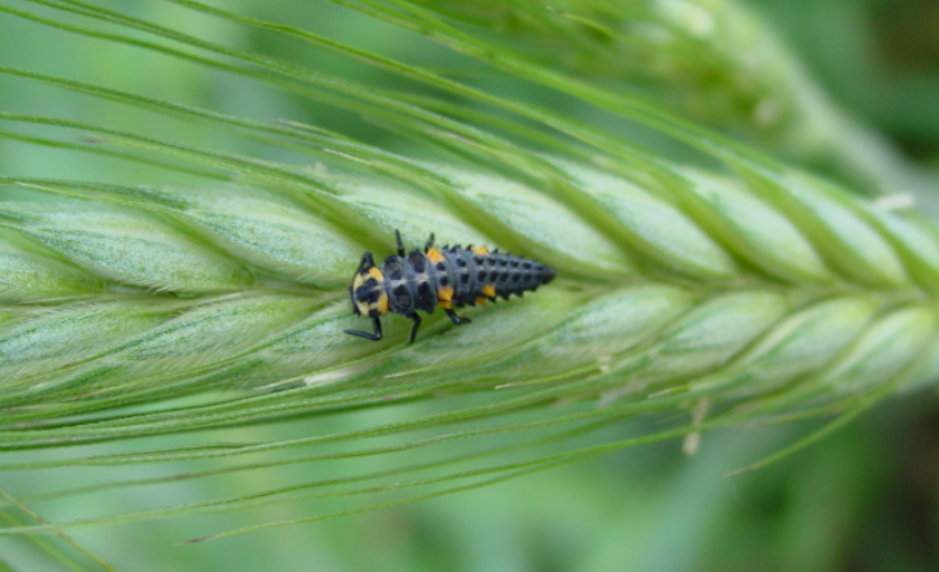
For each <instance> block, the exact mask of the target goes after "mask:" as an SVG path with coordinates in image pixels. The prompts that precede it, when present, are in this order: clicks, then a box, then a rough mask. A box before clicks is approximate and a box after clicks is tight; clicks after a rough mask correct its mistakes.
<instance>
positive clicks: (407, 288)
mask: <svg viewBox="0 0 939 572" xmlns="http://www.w3.org/2000/svg"><path fill="white" fill-rule="evenodd" d="M395 237H396V239H397V243H398V250H397V254H394V255H391V256H389V257H388V258H386V259H385V260H384V262H382V264H381V266H378V265H377V264H375V260H374V258H373V257H372V253H371V252H366V253H365V254H363V255H362V260H361V262H360V263H359V268H358V270H356V272H355V276H354V277H353V279H352V285H351V286H349V298H350V299H351V300H352V309H353V311H354V312H355V314H356V315H358V316H367V317H369V318H371V319H372V324H373V328H374V329H373V331H371V332H369V331H366V330H346V331H345V332H346V333H347V334H351V335H353V336H359V337H361V338H365V339H368V340H375V341H378V340H380V339H381V338H382V330H381V316H383V315H384V314H387V313H389V312H392V313H395V314H401V315H402V316H404V317H406V318H408V319H410V320H411V321H412V322H413V325H412V326H411V336H410V342H413V341H414V339H415V338H416V337H417V330H418V328H420V325H421V317H420V316H419V315H418V313H417V312H418V311H421V312H426V313H433V311H434V309H435V308H437V307H438V306H439V307H440V308H442V309H443V311H444V312H446V313H447V317H449V318H450V321H451V322H453V323H454V324H456V325H460V324H465V323H468V322H469V321H470V319H469V318H467V317H465V316H460V315H458V314H457V313H456V310H455V308H462V307H464V306H477V305H481V304H485V303H486V302H488V301H495V300H497V299H498V298H500V297H501V298H503V299H508V298H509V296H511V295H513V294H518V295H522V293H524V292H529V291H534V290H537V289H538V287H539V286H541V285H543V284H547V283H549V282H551V280H553V279H554V270H552V269H551V268H549V267H548V266H545V265H544V264H541V263H539V262H536V261H534V260H531V259H528V258H522V257H521V256H514V255H512V254H508V253H503V252H499V250H498V249H495V250H492V251H490V250H489V249H488V248H487V247H485V246H476V247H474V246H466V247H463V246H460V245H456V246H444V247H442V248H437V247H435V246H434V235H433V233H431V235H430V238H429V239H428V240H427V243H426V244H425V245H424V250H423V251H421V250H412V251H411V253H410V254H406V252H405V249H404V243H403V242H402V241H401V233H400V232H398V231H397V230H396V231H395ZM410 342H409V343H410Z"/></svg>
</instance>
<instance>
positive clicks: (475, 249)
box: [473, 246, 489, 256]
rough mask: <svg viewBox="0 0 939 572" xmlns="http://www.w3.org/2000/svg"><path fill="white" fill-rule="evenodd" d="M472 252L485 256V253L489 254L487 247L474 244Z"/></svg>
mask: <svg viewBox="0 0 939 572" xmlns="http://www.w3.org/2000/svg"><path fill="white" fill-rule="evenodd" d="M473 254H478V255H480V256H485V255H487V254H489V249H488V248H486V247H485V246H474V247H473Z"/></svg>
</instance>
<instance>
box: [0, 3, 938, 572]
mask: <svg viewBox="0 0 939 572" xmlns="http://www.w3.org/2000/svg"><path fill="white" fill-rule="evenodd" d="M751 3H752V4H753V7H754V9H756V10H757V11H758V13H760V14H761V15H763V16H764V17H765V18H766V19H767V21H768V22H769V23H770V25H771V26H772V27H773V28H774V29H775V30H776V31H777V32H778V33H779V34H781V35H782V37H783V38H784V41H785V42H787V43H788V45H789V46H790V47H791V48H792V49H793V50H794V51H795V52H796V53H797V54H798V56H799V57H800V59H801V61H802V63H803V64H804V65H805V66H806V67H807V68H808V69H809V70H810V71H811V73H812V74H813V75H814V77H815V78H816V79H817V80H818V81H819V82H820V83H821V84H822V85H823V86H824V88H825V90H826V91H827V92H828V93H829V94H830V95H831V96H832V97H833V98H834V100H835V101H836V102H837V103H838V104H839V106H841V107H842V108H843V109H844V110H846V111H847V112H848V113H849V114H850V115H851V116H853V117H855V118H857V119H858V120H859V121H860V122H862V123H863V124H866V125H868V126H870V127H872V128H873V129H876V130H877V131H879V132H880V133H883V134H884V135H885V136H886V137H887V138H889V140H891V141H892V142H893V143H895V144H896V145H897V146H898V147H899V148H900V149H901V150H902V152H903V153H904V154H905V155H906V156H907V157H908V158H909V159H910V160H912V161H915V162H916V163H917V164H918V165H920V166H921V167H922V168H923V169H927V170H930V169H932V170H935V169H937V168H939V162H937V157H939V3H937V2H935V1H934V0H893V1H891V0H753V1H752V2H751ZM13 4H15V2H14V3H13ZM112 4H113V5H114V7H120V9H122V10H127V11H129V12H131V13H136V14H138V15H141V16H145V17H148V18H153V19H156V20H160V21H163V22H172V23H173V24H174V26H176V27H177V28H178V29H182V30H186V31H188V32H191V33H195V34H198V35H199V36H200V37H204V38H208V39H212V40H214V41H219V42H221V43H225V44H229V45H236V46H239V47H242V48H246V49H250V50H253V51H258V52H262V53H267V54H272V55H277V56H279V57H283V58H285V59H289V60H292V61H297V62H303V63H306V64H309V65H313V66H315V67H316V68H317V69H320V70H329V71H332V72H334V73H336V74H338V75H341V76H342V77H345V78H348V79H351V80H354V81H357V82H360V83H362V84H366V85H383V86H385V87H400V88H401V89H409V90H411V91H419V88H415V87H414V86H411V85H405V84H403V83H402V82H401V81H400V80H396V79H395V78H393V77H390V76H388V75H386V74H384V73H382V72H379V71H376V70H374V69H371V68H367V67H364V66H361V65H356V64H353V63H350V62H348V61H346V60H342V59H339V58H334V57H332V56H329V55H324V54H323V53H321V52H314V51H302V50H301V51H297V45H296V44H295V43H292V42H288V41H285V40H283V39H281V38H277V37H273V36H271V35H270V34H264V33H261V32H252V31H250V30H248V29H246V28H238V27H234V26H232V25H229V24H226V23H223V22H220V21H218V20H213V19H209V18H204V17H198V16H196V17H193V16H192V15H191V13H188V12H185V13H184V12H183V11H181V10H180V9H179V8H176V7H173V6H169V5H166V4H162V3H158V2H148V1H144V0H139V1H121V2H112ZM225 5H226V6H229V7H230V8H232V9H235V10H237V11H239V12H241V13H246V14H253V15H257V16H263V17H267V18H271V19H276V20H280V21H286V22H291V23H294V24H296V25H300V26H303V27H306V28H309V29H312V30H317V31H320V32H322V33H324V34H327V35H329V36H331V37H335V38H339V39H342V40H344V41H346V42H348V43H350V44H352V45H355V46H358V47H362V48H368V49H371V50H373V51H376V52H379V53H382V54H386V55H389V56H393V57H400V58H403V59H407V60H408V61H412V62H418V63H421V64H424V65H426V66H429V67H431V68H434V69H438V70H441V71H443V72H446V73H447V74H449V75H452V76H453V77H463V78H472V81H473V83H474V84H476V85H481V86H483V87H487V88H488V89H492V90H497V91H503V92H504V91H506V90H517V91H524V90H528V91H529V92H528V93H525V94H524V97H526V98H529V99H532V100H536V101H540V100H542V99H543V98H548V97H550V96H548V95H546V94H544V93H541V92H540V91H539V90H537V89H534V88H532V87H530V86H526V85H506V84H505V83H504V82H503V81H502V80H501V79H500V78H499V77H496V76H493V75H490V74H488V73H487V71H486V70H485V69H482V68H481V67H480V66H479V65H478V64H476V63H474V62H472V61H470V60H468V59H466V58H462V57H459V56H456V55H453V54H450V53H448V52H445V51H444V50H441V49H435V48H432V47H431V45H430V44H429V42H427V41H426V40H424V39H422V38H419V37H417V36H416V35H413V34H409V33H405V32H402V31H400V30H397V29H394V28H392V27H390V26H388V25H385V24H381V23H378V22H376V21H372V20H368V19H366V18H364V17H363V16H362V15H360V14H355V13H352V12H349V11H346V10H342V9H339V8H336V7H334V6H332V5H331V4H328V3H320V2H313V3H306V2H265V1H263V0H256V1H247V0H232V1H230V2H227V3H226V4H225ZM183 14H186V17H182V15H183ZM0 65H11V66H16V67H20V68H27V69H30V70H34V71H37V72H43V73H50V74H57V75H62V76H65V77H71V78H76V79H81V80H83V81H86V82H91V83H100V84H102V85H109V86H116V87H120V88H122V89H125V90H128V91H133V92H138V93H142V94H148V95H151V96H154V97H159V98H163V99H167V100H173V101H181V102H187V103H190V104H194V105H201V106H205V107H208V108H212V109H217V110H221V111H226V112H229V113H233V114H240V115H248V116H253V117H260V118H268V119H281V118H291V119H298V120H303V121H306V122H309V123H312V124H316V125H321V126H325V127H329V128H333V129H336V130H339V131H341V132H343V133H346V134H350V135H353V136H355V137H359V138H362V139H364V140H368V141H370V142H372V143H375V144H377V145H379V146H382V147H386V148H392V149H398V150H407V149H409V148H410V147H411V146H412V145H413V142H411V141H409V140H407V139H402V138H401V137H399V136H397V135H396V134H395V133H393V132H390V131H388V130H385V129H382V126H381V125H376V124H374V123H369V122H367V121H364V120H363V119H362V118H359V117H356V116H354V115H352V114H348V113H343V112H339V111H337V110H335V109H333V108H327V107H320V106H314V105H311V104H309V103H308V102H305V101H304V100H302V99H300V98H298V97H294V96H291V95H289V94H285V93H283V92H280V91H278V90H275V89H270V88H265V87H263V86H259V85H258V84H252V83H249V82H245V81H242V80H239V79H233V78H232V77H230V76H227V75H224V74H221V73H214V72H210V71H207V70H205V69H204V68H201V67H197V66H192V65H186V64H182V63H180V62H178V61H174V60H171V59H168V58H165V57H161V56H158V55H155V54H153V53H149V52H143V51H139V50H138V51H133V50H129V49H122V48H117V47H113V46H109V45H106V44H103V43H100V42H96V41H92V40H88V39H82V38H78V37H75V36H69V35H66V34H63V33H61V32H55V31H50V30H49V29H45V28H42V27H39V26H36V25H33V24H29V23H26V22H23V21H21V20H18V19H15V18H12V17H9V16H3V15H0ZM399 83H401V85H398V84H399ZM544 103H546V104H550V105H551V106H552V108H553V109H556V110H557V111H558V112H559V113H565V114H567V115H569V116H572V117H581V118H583V119H585V120H589V119H590V115H591V113H592V112H591V111H589V110H585V109H582V108H580V107H578V106H577V105H575V104H574V103H572V102H569V101H566V100H550V101H544ZM0 108H2V109H4V110H8V111H18V112H42V113H51V114H55V115H62V116H66V117H72V118H84V119H86V120H89V121H93V122H101V123H106V124H107V125H109V126H112V127H125V128H133V129H136V130H140V131H144V132H147V133H152V134H154V135H161V136H165V137H168V138H171V139H175V140H184V141H195V142H200V143H203V144H207V145H211V146H216V147H219V148H227V149H234V150H238V151H242V152H246V153H251V154H254V155H259V156H264V155H265V154H266V153H272V152H273V151H271V150H270V149H267V148H265V147H263V146H261V145H258V144H257V143H254V142H250V141H245V140H241V139H238V138H233V137H231V136H230V135H229V134H220V133H217V132H213V131H212V130H209V129H206V128H205V127H201V126H198V125H193V124H188V123H186V122H183V121H175V120H169V119H166V118H165V117H161V116H156V115H149V114H147V113H145V112H141V111H139V110H132V109H128V108H125V107H121V106H118V105H114V104H109V103H107V102H102V101H100V100H94V99H91V98H86V97H82V96H78V95H75V94H71V93H68V92H65V91H62V90H57V89H53V88H50V87H48V86H44V85H41V84H37V83H32V82H27V81H24V80H21V79H17V78H11V77H2V78H0ZM623 129H624V130H627V129H628V127H625V126H624V127H623ZM50 133H51V132H50ZM32 135H33V136H36V137H46V136H51V135H50V134H49V133H46V132H43V130H41V129H36V130H34V131H33V132H32ZM66 142H67V141H66ZM73 142H74V141H73ZM278 158H280V159H283V157H282V156H278ZM0 172H2V173H10V174H16V175H42V176H63V177H65V176H67V177H70V178H75V179H81V178H85V177H87V178H93V179H97V180H114V181H127V180H134V181H137V182H170V183H191V182H192V180H190V179H188V178H187V177H185V176H183V175H180V174H179V173H174V172H168V171H166V170H163V169H159V168H157V167H146V166H141V165H139V164H132V163H127V162H124V161H120V160H117V159H113V158H108V157H101V156H95V155H87V154H82V153H75V152H71V151H68V150H62V151H52V150H49V149H47V148H42V147H37V146H34V145H30V144H28V143H26V142H15V141H10V140H7V139H4V140H0ZM408 414H409V410H408V409H407V408H400V409H394V410H389V411H382V412H380V413H370V414H369V415H384V416H387V417H389V418H392V419H393V418H395V417H400V418H406V417H407V415H408ZM356 421H357V420H356V419H355V418H348V419H345V418H344V419H341V420H335V421H334V422H335V423H336V424H337V427H339V426H343V427H348V426H354V425H355V423H356ZM316 422H317V423H323V421H316ZM304 423H305V422H301V421H297V422H291V423H286V424H282V425H279V426H275V427H262V428H243V429H238V430H236V431H230V432H227V433H226V434H224V436H220V437H219V438H225V439H231V440H237V439H244V440H251V439H259V438H273V437H277V438H286V437H289V436H296V435H303V434H304ZM809 429H811V426H806V427H804V426H798V425H797V426H792V427H787V428H785V429H776V430H769V429H760V430H753V429H751V428H745V427H744V428H737V429H734V430H729V431H724V432H720V433H714V434H708V435H705V436H704V439H703V442H702V445H701V449H700V451H699V452H698V454H696V455H693V456H687V455H684V454H683V453H682V451H681V447H680V445H679V444H675V443H670V444H666V445H661V446H656V447H649V448H644V449H637V450H630V451H625V452H622V453H619V454H616V455H614V456H611V457H607V458H604V459H602V460H601V461H595V462H591V463H585V464H582V465H578V466H575V467H572V468H567V469H563V470H558V471H554V472H551V473H547V474H540V475H536V476H533V477H529V478H526V479H522V480H519V481H513V482H510V483H507V484H502V485H498V486H494V487H490V488H486V489H482V490H477V491H473V492H469V493H465V494H461V495H457V496H451V497H445V498H442V499H436V500H432V501H427V502H423V503H420V504H417V505H414V506H410V507H406V508H399V509H390V510H386V511H380V512H375V513H369V514H366V515H361V516H354V517H349V518H345V519H340V520H335V521H330V522H327V523H323V524H315V525H304V526H299V527H292V528H285V529H276V530H274V531H267V532H262V533H259V534H254V535H248V536H242V537H238V538H236V539H233V540H226V541H221V542H217V543H209V544H204V545H180V544H178V541H179V539H180V538H185V537H188V536H195V535H198V534H201V533H204V532H207V531H212V530H215V529H218V528H220V527H221V523H223V522H224V523H225V524H226V527H228V526H231V525H233V524H247V523H251V522H256V521H259V520H260V521H264V520H275V519H282V518H293V517H300V516H305V515H308V514H312V513H316V512H322V511H323V507H322V506H321V505H320V504H318V503H315V502H312V501H311V502H296V503H290V504H272V505H271V506H265V507H262V508H258V509H256V510H253V511H249V512H246V513H243V514H241V513H240V514H237V515H227V514H222V515H210V516H200V517H195V518H187V519H182V520H177V519H173V520H164V521H157V522H152V523H139V524H131V525H126V526H120V527H116V526H115V527H106V528H87V529H79V530H76V531H75V534H74V536H75V538H76V540H78V541H79V542H80V543H81V544H82V545H83V546H85V547H87V548H89V549H91V550H93V551H94V552H96V553H98V554H99V555H101V556H102V557H104V558H105V559H107V560H108V561H110V562H112V563H113V564H114V565H115V566H116V567H117V568H118V569H121V570H125V569H126V570H285V571H291V570H298V571H299V570H337V571H346V570H350V571H357V570H394V571H412V570H414V571H417V570H454V571H464V570H465V571H520V572H521V571H553V570H557V571H560V570H579V571H580V570H583V571H608V570H713V571H737V570H739V571H749V570H761V571H763V570H766V571H772V570H818V571H828V570H831V571H835V570H859V571H860V570H870V571H892V570H898V571H906V570H936V569H939V408H937V407H936V401H935V399H934V394H933V393H932V392H930V393H919V394H916V395H915V396H905V397H904V396H901V397H899V398H897V399H894V400H892V401H891V402H890V403H887V404H884V405H881V406H880V407H879V408H878V409H877V410H876V411H875V412H874V413H872V414H869V415H867V416H866V417H864V418H863V419H862V420H861V421H860V422H857V423H855V424H853V425H852V426H850V427H849V428H848V429H845V430H842V431H841V432H839V433H838V434H836V435H835V436H833V437H830V438H828V439H826V440H824V441H823V442H822V443H821V444H818V445H816V446H814V447H812V448H810V449H808V450H805V451H803V452H800V453H798V454H797V455H795V456H793V457H790V458H787V459H785V460H783V461H781V462H778V463H776V464H774V465H772V466H770V467H769V468H765V469H762V470H760V471H756V472H753V473H748V474H744V475H741V476H736V477H731V478H723V476H722V475H723V474H724V473H726V472H727V471H730V470H733V469H735V468H738V467H741V466H745V465H747V464H748V463H750V462H752V461H754V460H756V459H758V458H760V457H762V456H763V455H765V454H767V453H769V452H772V451H774V450H777V449H779V448H781V447H783V446H785V444H786V443H788V442H791V440H792V439H794V438H796V437H797V436H798V435H800V434H803V433H805V432H806V431H807V430H809ZM613 431H614V432H616V431H617V430H613ZM186 442H187V441H186V437H179V438H175V439H163V440H162V441H160V442H159V443H154V445H157V446H162V447H166V446H174V445H182V444H184V443H186ZM119 448H120V445H113V446H112V445H107V446H105V445H102V446H100V447H99V449H100V450H102V451H111V450H117V449H119ZM371 463H372V465H371V466H374V467H379V466H381V465H380V464H381V460H380V459H378V460H375V461H371ZM360 466H368V465H367V464H366V465H360ZM192 468H193V466H192V465H191V464H190V465H187V466H186V467H185V469H187V470H192ZM181 469H183V467H178V468H176V470H181ZM152 470H153V469H151V468H149V467H140V468H134V469H133V470H130V469H126V470H121V471H120V472H118V473H116V474H115V479H120V478H127V477H130V476H132V475H136V476H144V475H148V474H150V473H149V472H148V471H152ZM161 470H165V471H166V472H167V474H168V473H170V472H175V471H174V467H172V466H166V467H162V468H161ZM330 470H332V469H330ZM328 474H330V473H329V470H327V469H325V468H321V467H319V466H316V465H299V466H292V467H289V468H283V469H279V470H278V473H277V474H276V475H272V474H271V473H269V472H267V473H255V472H248V473H237V474H234V475H227V476H223V477H218V478H213V479H207V480H201V481H194V482H189V483H181V484H179V485H175V486H172V487H169V486H160V487H143V488H136V489H131V490H130V491H129V492H126V491H122V492H120V493H119V494H114V495H110V496H103V495H99V496H80V497H75V498H72V499H69V500H68V501H64V502H60V503H56V504H55V505H54V506H52V505H50V508H49V509H48V510H46V505H44V504H43V503H36V504H35V506H34V508H35V509H36V510H37V511H39V512H40V513H42V514H43V515H44V516H46V517H49V518H52V519H56V518H77V517H81V516H82V515H84V514H85V513H86V510H91V509H93V511H94V512H100V511H102V510H103V508H104V507H105V504H107V503H110V504H111V506H112V508H113V510H114V511H124V510H130V509H133V508H137V507H146V506H158V505H160V504H166V503H168V502H169V501H170V500H172V501H173V502H175V503H179V502H184V501H185V500H187V497H188V498H189V499H191V500H197V499H202V498H205V497H206V496H223V495H226V494H232V495H234V494H242V493H243V492H249V491H252V490H255V489H257V488H258V487H261V486H271V485H273V484H274V482H273V481H275V480H277V481H283V482H291V479H298V478H307V479H308V478H310V477H311V476H314V475H315V476H319V475H323V476H327V475H328ZM3 478H4V482H3V483H2V486H3V487H4V488H5V489H8V490H10V491H12V492H13V493H14V494H16V493H18V492H22V491H25V490H27V489H29V490H34V489H35V488H36V487H37V485H38V486H39V487H40V488H44V489H49V490H51V489H54V488H60V487H61V486H77V485H81V484H83V483H87V482H91V481H90V479H91V476H90V475H88V474H85V473H84V472H83V471H80V470H74V469H72V470H67V471H61V470H60V471H50V472H48V474H47V478H48V483H36V482H29V483H27V482H24V481H23V480H22V479H18V477H17V475H9V476H4V477H3ZM168 495H172V496H171V497H170V496H168ZM65 550H68V549H67V548H65ZM4 566H7V567H9V568H10V569H13V570H30V571H32V570H55V569H58V568H57V567H56V566H57V565H55V564H50V562H49V559H48V555H47V554H45V553H44V552H43V551H42V550H41V547H40V546H38V545H37V544H35V543H33V542H30V541H26V540H22V539H11V538H5V537H0V570H3V569H4Z"/></svg>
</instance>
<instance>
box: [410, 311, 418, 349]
mask: <svg viewBox="0 0 939 572" xmlns="http://www.w3.org/2000/svg"><path fill="white" fill-rule="evenodd" d="M408 318H410V319H411V320H412V321H413V322H414V325H413V326H411V338H410V339H409V340H408V343H409V344H413V343H414V340H415V338H417V330H418V328H420V327H421V317H420V316H418V315H417V313H414V314H411V315H410V316H408Z"/></svg>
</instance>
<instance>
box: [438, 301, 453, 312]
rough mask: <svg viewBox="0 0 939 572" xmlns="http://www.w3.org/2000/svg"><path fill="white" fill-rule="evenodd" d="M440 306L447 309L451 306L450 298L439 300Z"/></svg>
mask: <svg viewBox="0 0 939 572" xmlns="http://www.w3.org/2000/svg"><path fill="white" fill-rule="evenodd" d="M440 307H441V308H443V309H444V310H449V309H451V308H453V302H451V301H450V300H441V301H440Z"/></svg>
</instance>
